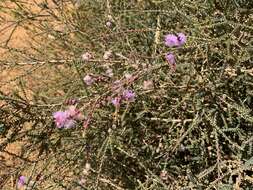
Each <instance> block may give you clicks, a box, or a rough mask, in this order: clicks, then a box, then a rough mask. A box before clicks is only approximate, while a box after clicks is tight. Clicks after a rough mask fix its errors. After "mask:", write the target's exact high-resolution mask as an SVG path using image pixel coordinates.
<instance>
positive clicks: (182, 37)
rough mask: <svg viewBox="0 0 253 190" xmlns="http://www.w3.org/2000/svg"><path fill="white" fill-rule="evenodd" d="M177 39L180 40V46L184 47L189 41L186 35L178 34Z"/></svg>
mask: <svg viewBox="0 0 253 190" xmlns="http://www.w3.org/2000/svg"><path fill="white" fill-rule="evenodd" d="M177 39H178V45H179V46H182V45H184V44H185V43H186V40H187V38H186V36H185V34H183V33H178V34H177Z"/></svg>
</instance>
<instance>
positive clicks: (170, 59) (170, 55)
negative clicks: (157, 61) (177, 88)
mask: <svg viewBox="0 0 253 190" xmlns="http://www.w3.org/2000/svg"><path fill="white" fill-rule="evenodd" d="M165 58H166V60H167V61H168V63H169V65H170V68H171V69H172V70H173V71H175V70H176V59H175V56H174V54H173V53H167V54H166V55H165Z"/></svg>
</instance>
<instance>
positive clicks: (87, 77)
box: [83, 75, 94, 86]
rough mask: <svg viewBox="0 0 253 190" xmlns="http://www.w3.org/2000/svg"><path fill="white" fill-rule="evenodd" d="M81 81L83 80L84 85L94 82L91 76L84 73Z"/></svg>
mask: <svg viewBox="0 0 253 190" xmlns="http://www.w3.org/2000/svg"><path fill="white" fill-rule="evenodd" d="M83 81H84V82H85V84H86V85H88V86H90V85H92V83H93V82H94V80H93V78H92V77H91V76H90V75H86V76H85V77H84V78H83Z"/></svg>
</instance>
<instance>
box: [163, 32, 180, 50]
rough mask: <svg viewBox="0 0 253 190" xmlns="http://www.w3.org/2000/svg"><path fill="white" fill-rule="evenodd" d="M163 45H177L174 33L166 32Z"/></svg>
mask: <svg viewBox="0 0 253 190" xmlns="http://www.w3.org/2000/svg"><path fill="white" fill-rule="evenodd" d="M165 45H166V46H168V47H174V46H177V45H178V38H177V36H176V35H174V34H167V35H166V36H165Z"/></svg>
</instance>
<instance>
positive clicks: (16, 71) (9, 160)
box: [0, 0, 42, 189]
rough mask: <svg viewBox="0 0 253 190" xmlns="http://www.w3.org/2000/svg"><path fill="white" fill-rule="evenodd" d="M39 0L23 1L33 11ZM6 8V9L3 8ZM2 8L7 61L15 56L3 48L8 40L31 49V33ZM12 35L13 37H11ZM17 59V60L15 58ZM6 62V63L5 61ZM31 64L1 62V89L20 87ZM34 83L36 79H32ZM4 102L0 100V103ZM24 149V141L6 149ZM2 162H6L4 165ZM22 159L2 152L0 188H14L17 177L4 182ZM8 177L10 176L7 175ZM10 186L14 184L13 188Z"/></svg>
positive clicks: (0, 57) (1, 41)
mask: <svg viewBox="0 0 253 190" xmlns="http://www.w3.org/2000/svg"><path fill="white" fill-rule="evenodd" d="M39 1H42V0H37V1H36V0H27V2H26V0H25V1H23V2H26V3H28V6H29V7H30V10H32V11H39V9H40V8H38V6H37V5H36V3H39ZM0 5H1V6H3V7H9V8H10V10H12V9H11V8H12V7H16V5H14V4H13V3H8V2H0ZM2 10H6V9H2ZM2 10H1V9H0V19H1V21H2V22H1V24H0V46H1V48H0V61H4V60H5V62H6V60H12V61H13V57H12V55H11V54H9V53H8V51H7V50H6V49H5V48H3V47H4V46H5V45H6V42H7V41H8V47H13V48H17V49H20V50H26V49H29V35H28V33H27V32H26V30H25V29H24V28H22V27H16V28H15V24H14V25H13V21H14V19H13V18H12V17H11V16H10V15H9V14H10V11H9V12H8V13H4V12H3V11H2ZM10 36H11V38H10ZM14 61H15V60H14ZM5 62H4V63H5ZM30 67H31V66H20V67H14V68H8V67H6V65H5V64H3V62H2V63H0V90H1V91H2V92H4V93H5V94H9V93H11V92H12V91H13V90H15V89H18V85H17V84H16V81H15V80H14V79H15V78H16V77H19V76H21V75H22V74H24V73H25V72H26V71H27V70H29V69H30ZM31 82H32V83H31V84H33V83H34V81H31ZM1 103H2V104H3V102H1V101H0V105H1ZM3 141H4V139H3V138H0V144H1V142H3ZM21 149H22V142H15V143H11V144H9V145H8V146H7V148H6V150H7V151H9V152H10V153H11V154H16V155H20V153H21ZM1 163H4V164H3V165H2V164H1ZM20 163H21V160H19V159H17V158H14V157H13V156H11V155H10V154H4V153H2V152H0V189H3V188H6V189H12V188H14V186H15V182H16V179H15V177H14V178H13V177H12V178H11V180H8V181H9V182H8V183H7V184H8V185H7V186H8V187H6V186H5V187H3V186H2V185H3V183H5V182H4V180H5V178H6V175H7V176H8V175H9V174H10V171H11V170H13V168H12V166H13V164H14V165H17V164H20ZM7 178H8V179H10V178H9V176H8V177H7ZM9 186H12V187H11V188H10V187H9Z"/></svg>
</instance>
